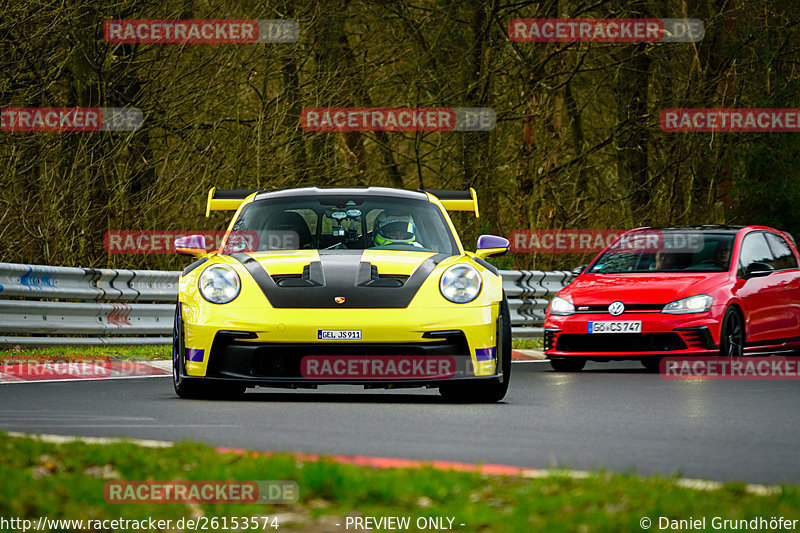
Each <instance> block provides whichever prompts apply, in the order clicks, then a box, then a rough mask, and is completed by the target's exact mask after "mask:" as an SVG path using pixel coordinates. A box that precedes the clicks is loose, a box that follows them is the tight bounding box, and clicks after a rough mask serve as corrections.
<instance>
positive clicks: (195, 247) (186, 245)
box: [174, 235, 208, 256]
mask: <svg viewBox="0 0 800 533" xmlns="http://www.w3.org/2000/svg"><path fill="white" fill-rule="evenodd" d="M174 246H175V252H176V253H179V254H181V255H195V256H196V255H206V254H207V253H208V250H206V238H205V237H203V236H202V235H187V236H186V237H178V238H177V239H175V244H174Z"/></svg>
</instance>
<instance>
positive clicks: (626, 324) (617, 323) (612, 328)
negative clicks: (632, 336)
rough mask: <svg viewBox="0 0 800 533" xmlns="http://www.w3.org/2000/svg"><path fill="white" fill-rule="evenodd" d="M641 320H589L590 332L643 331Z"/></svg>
mask: <svg viewBox="0 0 800 533" xmlns="http://www.w3.org/2000/svg"><path fill="white" fill-rule="evenodd" d="M641 332H642V321H641V320H606V321H603V322H589V333H641Z"/></svg>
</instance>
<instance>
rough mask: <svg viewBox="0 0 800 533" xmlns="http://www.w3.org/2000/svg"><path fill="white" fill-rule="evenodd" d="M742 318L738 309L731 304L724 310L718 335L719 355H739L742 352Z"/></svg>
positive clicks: (743, 337) (743, 338) (743, 336)
mask: <svg viewBox="0 0 800 533" xmlns="http://www.w3.org/2000/svg"><path fill="white" fill-rule="evenodd" d="M744 341H745V335H744V320H742V315H741V313H740V312H739V310H738V309H737V308H735V307H733V306H731V307H728V309H726V310H725V315H724V316H723V317H722V327H721V328H720V335H719V355H720V356H721V357H741V356H742V355H743V354H744Z"/></svg>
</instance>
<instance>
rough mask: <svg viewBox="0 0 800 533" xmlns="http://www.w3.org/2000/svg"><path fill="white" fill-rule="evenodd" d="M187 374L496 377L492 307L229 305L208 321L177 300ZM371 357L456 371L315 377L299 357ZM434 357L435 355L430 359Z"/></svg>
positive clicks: (298, 381) (259, 381)
mask: <svg viewBox="0 0 800 533" xmlns="http://www.w3.org/2000/svg"><path fill="white" fill-rule="evenodd" d="M182 308H183V318H184V331H185V344H186V359H185V364H184V367H185V369H186V372H185V376H186V377H188V378H195V377H203V378H206V379H208V380H209V381H211V380H214V381H217V380H219V381H237V382H244V383H247V384H249V385H265V386H287V387H296V386H301V387H302V386H312V387H313V386H316V385H320V384H357V385H366V386H370V387H388V386H409V387H419V386H440V385H442V384H444V383H453V382H455V381H461V380H476V379H479V380H481V379H497V378H501V377H502V375H501V374H500V373H498V365H497V359H496V358H497V351H496V344H497V339H496V334H497V327H496V324H497V313H498V306H496V305H495V306H486V307H465V308H461V309H452V308H449V309H447V310H446V311H445V310H442V309H426V310H424V311H421V310H420V311H417V312H415V311H412V310H411V309H380V310H376V309H365V310H360V309H359V310H356V309H354V310H325V309H321V310H320V309H313V310H308V309H281V310H280V312H279V313H277V314H276V313H272V312H270V313H268V316H274V317H280V321H277V320H273V321H269V322H268V321H266V320H259V319H258V317H259V315H261V316H264V315H265V313H264V310H263V309H261V310H255V309H253V310H242V309H238V310H237V309H234V308H231V309H229V311H230V312H228V313H225V315H224V316H222V315H219V316H217V317H214V319H213V321H212V320H211V319H210V318H209V317H208V316H207V315H206V314H205V312H206V311H207V309H208V308H207V307H205V306H203V307H195V308H193V307H190V306H186V305H185V304H183V307H182ZM326 329H330V330H360V331H361V335H362V338H361V339H360V340H358V341H329V340H326V341H321V340H318V331H319V330H326ZM308 357H311V358H317V359H320V360H323V362H324V360H325V359H326V358H328V359H332V360H335V359H336V358H345V359H348V360H350V359H354V358H355V359H376V360H378V364H380V362H382V361H387V364H390V363H388V361H389V360H390V359H391V360H393V361H394V362H395V363H396V362H397V361H398V360H401V359H402V358H403V357H406V358H408V359H410V360H413V361H415V362H416V363H419V362H420V361H421V360H422V359H428V358H430V359H436V360H445V361H447V362H448V363H447V364H450V365H451V366H452V365H454V368H455V369H456V370H457V371H456V372H454V373H449V374H447V376H446V377H441V375H436V376H434V377H431V375H429V374H425V375H422V376H419V375H416V374H412V375H403V376H400V377H392V376H389V377H386V378H384V379H381V377H380V376H369V377H364V376H363V375H348V374H346V373H345V374H343V375H342V374H337V375H336V376H333V377H331V376H326V377H323V378H319V377H315V376H314V375H309V374H308V373H307V372H304V368H306V367H304V366H303V365H304V364H307V361H305V358H308ZM437 358H438V359H437Z"/></svg>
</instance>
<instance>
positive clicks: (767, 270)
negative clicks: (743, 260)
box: [744, 261, 774, 279]
mask: <svg viewBox="0 0 800 533" xmlns="http://www.w3.org/2000/svg"><path fill="white" fill-rule="evenodd" d="M773 270H774V269H773V268H772V267H771V266H769V265H768V264H766V263H760V262H758V261H756V262H755V263H750V264H749V265H747V269H746V270H745V271H744V279H750V278H762V277H764V276H769V275H770V274H772V271H773Z"/></svg>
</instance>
